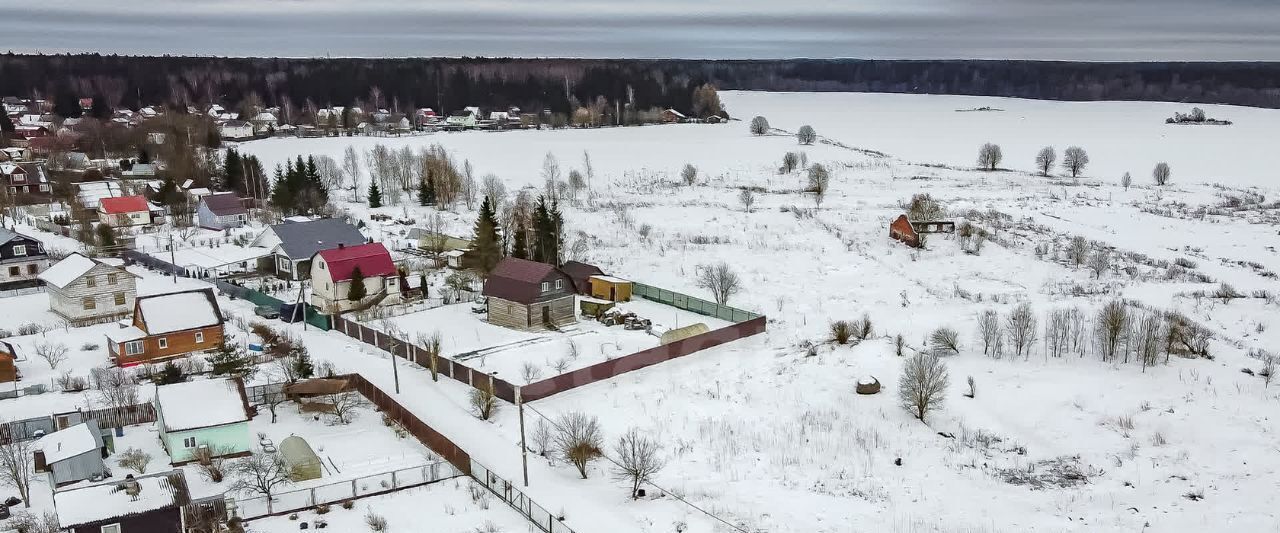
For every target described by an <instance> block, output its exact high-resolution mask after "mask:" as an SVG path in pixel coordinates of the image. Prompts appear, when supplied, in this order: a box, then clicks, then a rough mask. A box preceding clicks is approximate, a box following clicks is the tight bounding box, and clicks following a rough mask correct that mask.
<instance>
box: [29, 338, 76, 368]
mask: <svg viewBox="0 0 1280 533" xmlns="http://www.w3.org/2000/svg"><path fill="white" fill-rule="evenodd" d="M69 351H71V348H68V347H67V345H65V344H62V343H60V342H58V343H49V342H44V341H40V342H37V343H36V356H37V357H39V358H41V359H44V362H46V363H49V369H50V370H55V369H57V368H58V365H60V364H62V362H63V361H66V360H67V352H69Z"/></svg>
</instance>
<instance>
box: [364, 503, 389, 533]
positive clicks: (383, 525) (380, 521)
mask: <svg viewBox="0 0 1280 533" xmlns="http://www.w3.org/2000/svg"><path fill="white" fill-rule="evenodd" d="M364 523H365V525H367V526H369V531H373V532H375V533H381V532H383V531H386V530H387V518H386V517H384V516H382V515H380V514H378V513H375V512H373V509H369V510H368V511H365V514H364Z"/></svg>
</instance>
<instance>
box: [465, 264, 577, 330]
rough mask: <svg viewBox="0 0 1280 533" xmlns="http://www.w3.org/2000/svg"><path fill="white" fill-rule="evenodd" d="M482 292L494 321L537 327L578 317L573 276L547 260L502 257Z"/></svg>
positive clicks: (512, 326) (559, 324)
mask: <svg viewBox="0 0 1280 533" xmlns="http://www.w3.org/2000/svg"><path fill="white" fill-rule="evenodd" d="M483 295H484V296H485V297H486V298H487V308H488V311H489V323H491V324H496V325H499V326H506V327H509V328H516V329H538V328H544V327H549V328H556V327H560V326H565V325H568V324H572V323H574V322H575V321H576V318H575V317H574V305H573V301H574V288H573V280H572V279H570V278H569V276H568V275H566V274H565V273H564V272H561V271H560V269H557V268H556V267H553V266H551V265H548V264H546V263H538V262H534V261H527V260H524V259H516V258H514V257H508V258H505V259H503V260H502V261H500V262H499V263H498V265H497V266H496V267H494V269H493V272H491V273H489V278H488V279H487V280H485V283H484V291H483Z"/></svg>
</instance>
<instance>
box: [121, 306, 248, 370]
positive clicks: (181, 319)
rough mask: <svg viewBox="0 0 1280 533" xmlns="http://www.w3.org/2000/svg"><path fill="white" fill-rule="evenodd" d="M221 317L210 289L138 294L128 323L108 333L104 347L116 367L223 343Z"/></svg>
mask: <svg viewBox="0 0 1280 533" xmlns="http://www.w3.org/2000/svg"><path fill="white" fill-rule="evenodd" d="M222 335H223V319H222V310H221V309H220V308H219V307H218V300H217V298H215V297H214V295H213V289H194V290H188V291H181V292H171V293H167V294H155V295H150V296H140V297H138V298H137V300H135V301H134V307H133V320H132V322H131V325H129V326H126V327H121V328H119V329H113V330H110V331H108V332H107V350H108V352H109V353H110V355H111V360H112V361H113V362H114V363H115V364H116V365H117V366H133V365H137V364H142V363H155V362H157V361H164V360H167V359H172V358H175V357H181V356H183V355H187V354H189V353H193V352H204V351H209V350H213V349H215V348H217V347H218V346H219V345H220V344H221V343H222Z"/></svg>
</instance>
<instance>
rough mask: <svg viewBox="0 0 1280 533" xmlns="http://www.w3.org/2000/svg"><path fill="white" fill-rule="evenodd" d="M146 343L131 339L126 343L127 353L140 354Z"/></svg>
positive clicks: (125, 349) (125, 351)
mask: <svg viewBox="0 0 1280 533" xmlns="http://www.w3.org/2000/svg"><path fill="white" fill-rule="evenodd" d="M143 349H144V345H143V342H142V341H129V342H126V343H124V354H125V355H138V354H140V353H142V351H143Z"/></svg>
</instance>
